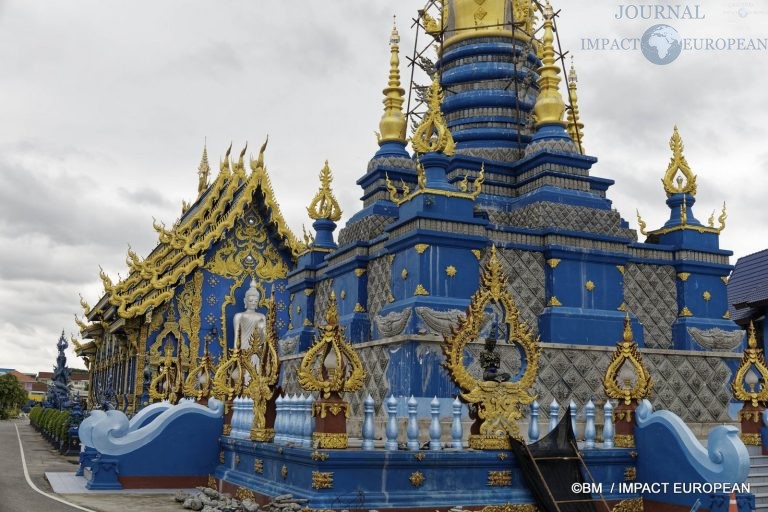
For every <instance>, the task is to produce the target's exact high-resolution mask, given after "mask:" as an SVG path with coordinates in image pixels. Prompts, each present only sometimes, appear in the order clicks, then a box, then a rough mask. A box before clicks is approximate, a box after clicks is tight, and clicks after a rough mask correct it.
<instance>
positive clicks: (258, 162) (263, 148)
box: [251, 135, 269, 170]
mask: <svg viewBox="0 0 768 512" xmlns="http://www.w3.org/2000/svg"><path fill="white" fill-rule="evenodd" d="M268 143H269V135H267V138H266V139H264V144H262V145H261V149H259V156H258V158H257V159H256V167H255V168H256V169H258V168H261V169H263V168H264V152H265V151H266V150H267V144H268ZM251 169H252V170H253V169H254V165H253V158H251Z"/></svg>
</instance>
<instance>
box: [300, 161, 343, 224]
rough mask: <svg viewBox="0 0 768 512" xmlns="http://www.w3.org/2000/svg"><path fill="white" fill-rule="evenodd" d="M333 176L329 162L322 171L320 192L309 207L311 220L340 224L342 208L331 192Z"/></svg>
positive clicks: (326, 162)
mask: <svg viewBox="0 0 768 512" xmlns="http://www.w3.org/2000/svg"><path fill="white" fill-rule="evenodd" d="M332 181H333V174H331V168H330V167H328V160H326V161H325V165H324V166H323V168H322V169H321V170H320V190H318V191H317V194H315V197H314V198H313V199H312V202H311V203H309V206H307V213H308V214H309V217H310V218H311V219H315V220H318V219H328V220H332V221H334V222H338V220H339V219H341V207H340V206H339V202H338V201H337V200H336V197H335V196H334V195H333V191H332V190H331V182H332Z"/></svg>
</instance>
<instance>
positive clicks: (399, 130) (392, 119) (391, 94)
mask: <svg viewBox="0 0 768 512" xmlns="http://www.w3.org/2000/svg"><path fill="white" fill-rule="evenodd" d="M398 43H400V34H398V33H397V27H396V26H394V25H393V26H392V35H391V37H390V39H389V44H390V57H389V83H388V84H387V87H386V88H385V89H384V91H383V92H384V115H383V116H382V117H381V121H380V122H379V130H380V133H377V134H376V138H377V139H378V142H379V145H381V144H384V143H385V142H401V143H403V144H405V128H406V120H405V116H404V115H403V102H404V100H405V98H404V95H405V89H403V88H402V87H401V86H400V47H399V46H398Z"/></svg>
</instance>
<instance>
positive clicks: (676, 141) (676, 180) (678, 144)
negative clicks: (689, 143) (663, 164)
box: [661, 126, 696, 197]
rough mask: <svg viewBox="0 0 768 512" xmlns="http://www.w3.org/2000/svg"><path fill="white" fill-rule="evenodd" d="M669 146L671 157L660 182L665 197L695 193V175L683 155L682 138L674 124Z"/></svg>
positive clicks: (693, 194)
mask: <svg viewBox="0 0 768 512" xmlns="http://www.w3.org/2000/svg"><path fill="white" fill-rule="evenodd" d="M669 148H670V149H671V150H672V157H671V158H670V160H669V165H668V166H667V171H666V172H665V173H664V177H663V178H662V180H661V182H662V184H663V185H664V191H665V192H666V193H667V197H669V196H672V195H673V194H690V195H691V196H695V195H696V175H694V174H693V172H692V171H691V168H690V166H689V165H688V161H687V160H686V159H685V156H684V155H683V149H684V148H685V146H684V144H683V139H682V137H680V132H679V131H678V129H677V126H675V128H674V130H673V131H672V137H670V139H669Z"/></svg>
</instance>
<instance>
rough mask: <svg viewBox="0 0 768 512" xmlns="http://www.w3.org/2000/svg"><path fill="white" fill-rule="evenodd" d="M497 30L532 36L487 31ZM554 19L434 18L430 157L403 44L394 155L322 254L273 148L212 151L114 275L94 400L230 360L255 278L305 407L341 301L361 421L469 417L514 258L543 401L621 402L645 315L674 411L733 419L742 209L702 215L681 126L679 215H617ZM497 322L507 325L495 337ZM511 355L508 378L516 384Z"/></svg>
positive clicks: (647, 338) (660, 389)
mask: <svg viewBox="0 0 768 512" xmlns="http://www.w3.org/2000/svg"><path fill="white" fill-rule="evenodd" d="M481 11H482V13H481ZM481 14H482V16H481ZM478 16H480V17H481V18H484V19H485V18H487V19H496V20H511V22H510V23H498V24H489V25H487V26H482V27H481V26H478V25H477V23H476V20H477V19H478ZM545 19H550V18H547V17H546V16H545ZM535 23H536V13H535V9H534V4H533V3H531V2H527V1H515V2H508V1H500V0H492V1H486V2H484V3H483V2H475V1H469V0H452V1H448V2H445V11H444V12H443V13H442V18H441V19H440V20H436V19H434V18H432V17H431V16H429V15H426V16H425V17H424V18H423V20H422V24H423V25H424V27H425V29H426V32H427V33H429V34H432V35H433V36H434V37H435V38H436V39H437V40H438V42H440V44H441V45H440V48H441V49H440V54H439V55H438V58H437V60H436V62H435V70H436V74H435V76H434V78H433V82H432V85H431V86H430V87H429V90H428V92H427V96H428V98H427V107H428V109H427V112H426V113H425V115H424V117H423V119H421V120H416V121H417V122H416V123H414V125H415V126H414V128H415V132H414V134H413V136H412V137H411V140H410V142H409V140H408V139H407V138H406V131H407V128H408V127H407V120H406V116H405V115H404V112H403V103H404V101H405V90H404V88H403V84H402V82H401V79H400V69H399V64H400V59H399V52H400V49H399V36H398V34H397V32H396V31H395V30H393V33H392V44H391V53H390V55H389V74H388V81H387V82H386V84H387V85H386V87H385V88H384V91H383V93H384V113H383V116H382V119H381V122H380V126H379V133H378V142H379V149H378V151H377V152H376V153H375V154H373V155H371V158H370V160H369V161H368V162H360V172H359V175H360V178H359V179H358V180H357V183H356V184H352V183H333V182H332V173H331V169H330V168H329V166H328V165H327V163H326V165H325V166H324V167H322V170H321V171H320V187H319V190H318V192H317V194H316V196H315V197H314V199H313V200H312V201H311V203H310V205H309V207H308V215H309V217H310V218H311V219H312V221H313V224H312V228H313V231H314V233H307V234H305V236H304V237H303V238H304V240H303V241H299V240H298V239H297V238H296V237H295V236H294V235H293V234H292V233H291V230H290V229H289V228H288V227H287V225H286V223H285V221H284V219H283V217H282V215H281V213H280V209H279V198H277V197H275V195H274V193H273V191H272V188H271V186H270V184H269V177H268V171H267V166H266V164H265V160H266V159H267V157H266V156H265V147H262V148H261V151H260V152H259V155H258V158H257V159H253V158H251V159H250V161H249V162H248V164H246V162H245V154H246V149H245V148H244V149H243V150H242V151H241V152H240V154H239V157H238V158H234V159H231V158H230V151H229V150H227V152H226V154H225V155H224V158H223V160H222V162H221V164H220V168H219V173H218V175H217V176H215V177H213V176H209V174H210V166H209V163H208V157H207V152H206V151H204V153H203V158H202V161H201V163H200V167H199V187H198V189H199V197H198V198H197V199H196V200H195V201H194V202H193V203H192V204H191V205H185V209H184V212H183V214H182V215H181V217H180V218H179V219H178V221H177V222H176V223H174V224H173V225H172V226H164V225H161V224H158V223H155V226H154V228H155V230H156V231H157V233H158V237H159V241H158V245H157V247H156V248H155V249H154V250H153V251H152V252H151V253H150V254H148V255H147V256H146V257H144V258H141V257H139V256H138V255H136V254H135V253H133V252H132V251H129V253H128V258H127V265H128V268H129V273H128V275H127V277H125V278H124V279H121V280H119V281H117V282H113V281H112V280H111V279H110V278H109V277H108V276H107V275H105V274H103V273H102V276H101V277H102V280H103V283H104V295H103V296H102V297H100V298H99V300H98V302H97V303H96V305H95V306H94V307H90V306H88V305H87V304H86V303H85V302H83V306H84V308H85V315H86V319H87V322H81V324H80V327H81V333H82V336H83V338H84V340H85V341H84V342H83V343H82V344H80V346H79V347H78V353H79V354H80V355H82V356H84V357H87V358H88V360H89V364H90V371H91V376H92V386H91V389H93V390H95V391H94V392H95V393H96V392H98V390H104V389H106V388H109V387H112V388H114V390H115V392H116V393H117V396H118V405H119V407H121V408H123V409H125V410H127V411H130V412H133V411H136V410H138V409H139V408H140V407H141V406H142V405H143V404H144V403H146V401H147V399H146V397H145V396H144V395H145V393H144V391H143V387H145V384H146V382H145V381H146V378H145V377H144V375H145V373H146V372H145V370H146V369H147V368H145V367H149V368H148V369H149V372H150V375H154V373H153V372H156V368H157V367H158V366H159V365H160V364H161V360H162V358H163V354H164V351H165V350H166V347H169V348H168V350H170V351H171V353H172V355H173V357H175V358H177V360H178V361H179V364H180V368H181V371H186V370H188V369H189V368H190V367H191V366H192V365H194V364H195V363H194V361H195V359H196V358H197V357H198V356H200V355H202V354H203V352H204V350H205V346H208V347H209V349H208V350H209V351H210V353H211V354H212V355H213V356H214V357H215V358H221V357H225V356H226V354H227V352H228V351H229V350H231V349H232V348H233V347H234V340H235V337H236V333H235V332H234V329H233V327H232V326H233V322H232V320H233V316H234V315H235V314H236V313H237V312H239V311H242V310H243V306H242V304H243V299H244V297H245V293H246V290H248V289H249V287H250V286H251V280H253V281H254V282H255V286H256V287H257V288H258V290H259V291H260V297H261V300H262V301H263V300H264V299H266V298H268V297H269V296H271V295H274V297H275V300H276V301H277V315H278V323H277V328H278V334H279V336H280V343H279V347H280V355H281V358H282V377H281V386H282V388H283V389H284V390H286V391H288V392H290V393H297V392H299V387H298V384H297V381H296V369H297V367H298V365H299V362H300V360H301V355H302V354H303V353H304V352H305V351H306V350H307V349H308V347H309V346H310V345H311V344H312V342H313V340H314V339H315V337H316V334H317V332H316V327H317V325H319V324H322V323H323V318H324V314H325V312H326V310H327V309H328V306H329V302H330V297H331V295H332V294H334V295H335V297H336V299H337V305H338V309H339V316H340V323H341V325H343V326H344V327H345V333H346V336H347V338H348V339H349V340H350V341H351V342H352V343H353V344H354V346H355V347H356V348H357V351H358V353H359V355H360V358H361V360H362V362H363V364H364V366H365V368H366V371H367V378H366V382H365V386H364V389H363V390H362V391H360V392H359V393H357V394H355V395H353V396H350V402H351V405H352V411H353V414H354V415H355V416H356V417H359V416H360V415H361V414H362V400H363V397H365V396H366V395H368V394H370V395H371V396H372V397H373V398H374V401H375V403H376V414H377V418H379V420H381V418H382V417H383V407H382V404H383V402H384V400H385V398H386V397H388V396H389V395H391V394H392V395H395V396H406V397H407V396H411V395H412V396H414V397H415V398H416V400H417V401H418V402H419V412H420V414H426V413H427V411H428V408H429V402H430V401H431V400H432V398H433V397H434V396H437V397H439V398H440V399H441V400H442V406H441V407H443V409H445V410H448V409H449V408H450V402H451V400H452V399H453V398H452V397H454V396H455V394H456V387H455V385H454V384H453V382H452V381H451V379H450V378H449V377H448V375H447V374H446V372H445V370H444V368H443V367H442V362H443V355H442V351H441V346H440V345H441V342H442V340H443V335H445V334H447V333H448V332H449V329H450V326H451V325H452V324H454V323H455V322H456V320H457V319H458V318H459V316H460V315H462V314H463V312H464V310H465V308H466V307H467V305H468V304H469V301H470V296H471V294H472V293H473V292H474V291H475V290H476V289H477V287H478V284H479V274H480V268H481V265H483V263H484V262H485V261H486V259H487V258H488V255H489V252H490V247H491V246H495V247H496V250H497V253H498V256H499V258H500V261H501V262H502V265H503V267H504V270H505V272H506V274H507V275H508V276H509V291H510V293H511V294H512V296H513V297H514V298H515V301H516V304H517V306H518V307H519V310H520V315H521V317H522V319H523V320H524V321H525V322H526V323H527V324H528V325H529V326H530V327H531V328H532V329H533V331H534V333H535V334H536V335H537V336H539V337H540V340H541V346H542V356H541V361H540V368H541V370H540V372H539V375H538V381H537V384H536V386H535V392H536V394H537V395H538V400H539V402H541V403H549V401H551V400H552V399H556V400H558V401H560V402H567V401H569V400H574V401H576V402H577V403H580V404H584V403H586V402H587V401H588V400H589V398H590V397H593V396H596V397H598V399H603V400H604V396H603V395H602V393H603V391H602V387H601V382H602V377H603V374H604V372H605V368H606V366H607V365H608V362H609V360H610V357H611V352H612V350H613V348H614V345H615V344H616V342H617V340H620V339H621V337H622V332H623V322H624V318H625V316H626V315H627V314H629V316H630V319H631V329H632V332H633V335H634V339H635V341H637V343H638V344H639V346H640V347H641V351H642V353H643V355H644V358H645V361H646V363H647V364H648V366H649V369H650V372H651V374H652V375H653V378H654V381H655V388H654V395H653V396H652V401H653V402H654V405H656V406H657V407H658V408H664V409H669V410H672V411H673V412H675V413H677V414H678V415H680V416H681V417H682V418H683V419H684V420H686V421H688V422H692V423H694V424H697V423H698V424H708V423H709V424H711V423H721V422H724V421H730V418H729V416H728V414H727V406H728V403H729V401H730V400H731V393H730V388H729V381H730V379H731V377H732V373H733V371H734V369H735V367H736V366H737V365H738V363H739V358H740V355H739V353H738V352H739V351H740V350H741V348H742V347H743V331H741V330H740V327H739V326H738V325H737V324H736V323H735V322H734V321H733V320H732V319H731V318H730V314H729V302H728V293H727V289H726V285H727V282H728V276H729V275H730V273H731V270H732V266H731V265H730V262H729V257H730V256H731V255H732V253H731V252H730V251H728V250H725V249H722V248H721V247H720V244H719V234H720V232H721V231H722V229H723V228H724V227H725V219H726V214H725V210H724V209H723V212H722V214H721V215H720V217H719V219H718V225H715V219H713V218H710V219H709V221H708V222H701V221H700V220H698V219H697V217H696V215H695V212H694V206H695V203H696V199H697V194H698V192H699V190H698V187H697V183H696V175H695V172H694V171H693V169H694V168H695V161H696V156H695V155H687V156H688V157H690V158H691V161H692V162H693V163H692V164H689V163H688V161H687V160H686V155H685V153H684V148H683V142H682V137H681V135H680V133H679V132H678V130H677V128H675V129H674V130H673V131H672V136H671V139H670V150H671V157H670V161H669V162H668V163H666V164H665V163H664V162H659V174H658V176H659V178H662V184H663V187H660V188H659V191H658V201H659V204H660V207H664V206H663V205H662V201H663V200H666V208H668V210H669V220H668V221H667V222H666V223H665V224H664V225H662V226H658V227H655V228H654V229H651V228H648V226H646V224H645V223H644V222H643V221H642V219H641V218H640V216H639V214H638V222H639V234H638V231H637V230H635V229H632V228H631V227H630V224H629V223H628V222H627V221H626V220H625V219H624V218H622V216H621V214H620V213H619V212H617V211H616V210H615V209H613V208H612V202H611V200H610V199H609V196H610V191H609V189H610V187H611V185H613V183H614V182H613V180H611V179H610V169H601V170H598V165H597V164H598V160H597V158H596V157H594V156H591V155H589V154H588V153H587V152H586V150H585V146H584V131H583V128H584V125H583V124H582V122H581V119H580V114H579V110H578V100H577V91H576V86H577V78H576V74H575V71H574V70H573V68H571V70H570V73H569V74H568V76H567V77H566V81H565V82H564V83H563V84H561V82H562V79H561V76H560V75H561V74H562V72H563V71H564V70H561V69H560V65H559V62H560V60H559V59H556V54H555V48H554V44H553V41H552V31H551V30H549V31H548V32H547V31H546V30H545V31H544V32H543V33H544V34H545V35H544V36H541V35H540V34H541V32H536V33H537V34H538V35H537V37H541V39H537V38H535V37H533V36H532V34H534V32H535V30H534V28H535V27H534V24H535ZM550 23H551V21H550ZM546 34H549V36H547V35H546ZM386 57H387V56H385V55H382V56H381V58H382V76H381V81H382V83H384V82H385V80H386V79H387V74H386V72H385V70H384V66H383V64H384V62H385V60H386ZM561 89H562V92H561ZM669 128H670V129H671V127H669ZM665 129H666V128H665ZM265 146H266V144H265ZM230 149H231V148H230ZM318 167H319V166H318ZM312 174H314V171H313V172H312ZM598 174H601V175H602V176H599V175H598ZM354 186H358V187H360V192H361V200H362V205H361V207H360V209H359V210H358V211H356V212H355V213H354V214H353V215H351V216H350V217H349V220H348V221H347V223H346V225H345V226H343V227H340V226H338V225H337V223H338V221H339V220H340V218H341V210H340V208H339V205H338V202H337V201H336V199H335V198H334V194H333V188H334V187H337V188H338V187H354ZM701 192H702V193H704V194H707V195H711V194H714V193H715V191H714V190H702V191H701ZM261 308H262V309H261V310H262V312H264V310H263V304H262V306H261ZM493 317H494V312H493V311H490V310H489V311H488V314H487V321H486V327H485V329H486V331H484V332H487V329H489V328H490V325H491V324H492V323H493ZM478 346H479V345H478ZM508 348H510V349H511V347H505V346H503V345H502V346H500V347H499V350H500V351H502V353H503V354H505V353H507V352H505V351H506V350H507V349H508ZM473 350H475V351H474V352H473ZM476 354H477V350H476V349H470V357H474V356H475V355H476ZM511 354H512V351H511V350H510V351H509V356H508V357H503V361H504V365H505V367H504V368H503V370H504V371H507V372H513V373H514V372H515V365H516V364H517V362H516V361H515V358H514V357H513V356H512V355H511Z"/></svg>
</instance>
